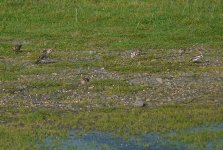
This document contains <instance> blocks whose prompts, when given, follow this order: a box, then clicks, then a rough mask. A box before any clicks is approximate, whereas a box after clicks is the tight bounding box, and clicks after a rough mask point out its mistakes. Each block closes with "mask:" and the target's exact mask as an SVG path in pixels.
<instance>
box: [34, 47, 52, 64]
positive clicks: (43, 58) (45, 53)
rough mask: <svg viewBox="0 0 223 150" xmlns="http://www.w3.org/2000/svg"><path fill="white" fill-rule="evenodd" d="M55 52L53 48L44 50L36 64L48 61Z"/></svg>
mask: <svg viewBox="0 0 223 150" xmlns="http://www.w3.org/2000/svg"><path fill="white" fill-rule="evenodd" d="M52 52H53V49H51V48H47V49H44V50H43V51H42V53H41V54H40V55H39V57H38V59H37V61H36V63H37V64H38V63H41V62H42V61H44V60H46V59H47V58H48V57H49V54H50V53H52Z"/></svg>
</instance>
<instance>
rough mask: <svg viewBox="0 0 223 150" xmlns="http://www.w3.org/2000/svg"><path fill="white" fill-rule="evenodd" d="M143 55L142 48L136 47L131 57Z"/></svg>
mask: <svg viewBox="0 0 223 150" xmlns="http://www.w3.org/2000/svg"><path fill="white" fill-rule="evenodd" d="M139 55H141V50H140V49H136V50H134V51H133V52H131V58H134V57H136V56H139Z"/></svg>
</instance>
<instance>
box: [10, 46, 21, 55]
mask: <svg viewBox="0 0 223 150" xmlns="http://www.w3.org/2000/svg"><path fill="white" fill-rule="evenodd" d="M21 47H22V44H15V45H14V46H13V47H12V49H13V50H14V51H15V52H16V53H19V52H21Z"/></svg>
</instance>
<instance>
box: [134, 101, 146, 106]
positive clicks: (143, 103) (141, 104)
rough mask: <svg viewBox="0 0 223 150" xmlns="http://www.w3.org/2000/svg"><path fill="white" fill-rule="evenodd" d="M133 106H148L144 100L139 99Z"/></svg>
mask: <svg viewBox="0 0 223 150" xmlns="http://www.w3.org/2000/svg"><path fill="white" fill-rule="evenodd" d="M133 106H135V107H144V106H146V104H145V102H144V101H142V100H137V101H135V103H134V104H133Z"/></svg>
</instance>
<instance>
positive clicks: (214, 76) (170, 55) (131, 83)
mask: <svg viewBox="0 0 223 150" xmlns="http://www.w3.org/2000/svg"><path fill="white" fill-rule="evenodd" d="M132 51H133V50H128V51H124V52H118V51H100V52H98V51H93V50H92V51H73V52H72V51H61V50H59V51H55V52H54V54H53V55H52V57H51V58H52V59H53V60H56V63H54V64H44V65H38V64H35V63H34V56H33V55H32V54H30V52H24V53H23V54H19V56H16V57H15V58H13V59H8V58H5V57H2V58H0V61H1V64H3V65H2V66H5V68H3V69H2V70H3V71H2V72H3V73H4V72H5V73H6V72H7V71H8V70H9V71H8V72H11V73H13V69H8V70H7V66H8V65H9V64H10V66H13V67H17V66H20V68H19V69H18V68H17V69H16V70H17V71H18V72H19V73H17V76H16V79H15V80H11V81H0V87H1V88H0V105H2V106H7V105H13V106H15V107H17V106H19V105H25V106H26V107H46V108H53V109H69V110H81V109H92V108H95V107H115V106H120V105H134V106H139V107H141V106H145V107H154V106H160V105H168V104H179V103H180V104H191V103H199V104H206V103H210V104H223V68H222V66H223V63H222V61H223V59H222V57H221V55H220V56H216V55H215V56H214V55H211V54H207V52H206V55H205V54H204V59H203V60H202V62H201V63H197V64H194V63H193V62H190V59H191V58H192V53H193V52H191V50H190V49H188V50H186V51H185V52H184V53H183V54H182V53H181V51H179V50H175V49H172V50H168V51H167V52H166V54H165V56H164V55H162V50H160V51H159V53H158V55H156V57H154V58H151V57H148V59H150V60H146V56H148V55H149V53H150V52H151V53H154V54H155V52H153V51H152V50H142V54H140V56H137V57H138V58H130V55H131V52H132ZM63 56H65V57H63ZM104 56H106V57H104ZM108 56H109V57H119V58H120V59H135V63H137V65H138V66H139V67H141V66H144V65H147V64H145V63H143V62H144V61H145V60H146V61H150V62H156V63H159V61H160V60H162V61H166V62H174V63H178V62H179V63H182V62H186V65H189V67H188V68H189V69H186V70H183V71H181V70H180V71H178V70H170V71H165V72H162V71H161V72H157V73H156V72H150V71H138V70H136V72H134V71H132V72H131V73H122V72H119V71H115V70H112V69H109V68H108V67H106V65H105V66H103V65H98V66H97V65H86V66H75V65H74V66H72V65H70V64H80V63H83V62H87V63H88V64H90V63H92V64H94V63H95V62H100V63H102V64H103V62H105V63H106V61H107V60H106V58H107V57H108ZM140 57H143V59H142V60H141V59H140ZM116 61H117V60H116ZM120 61H121V60H120ZM63 63H65V65H64V67H60V68H59V69H58V68H56V67H57V65H60V64H63ZM66 63H67V64H68V66H69V67H66ZM125 65H126V64H125ZM130 65H131V64H130ZM137 65H136V66H137ZM190 65H191V66H190ZM46 66H47V68H50V69H49V70H50V71H46V68H45V67H46ZM151 67H156V65H152V66H151ZM182 67H184V66H182ZM190 67H191V68H192V69H191V70H190ZM42 68H43V70H41V69H42ZM194 68H195V69H194ZM196 68H199V71H196ZM29 70H30V73H29ZM35 70H36V72H35V73H33V71H35ZM27 72H28V73H27ZM15 73H16V72H15ZM6 75H7V74H6ZM83 77H86V78H89V79H90V81H89V82H86V83H82V84H81V80H82V78H83ZM103 81H105V82H108V81H111V83H110V82H109V83H108V84H107V83H106V84H103ZM115 81H117V82H115ZM119 81H120V82H121V83H123V84H119ZM113 82H114V84H113ZM125 86H127V89H126V90H125ZM119 88H120V90H119Z"/></svg>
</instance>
